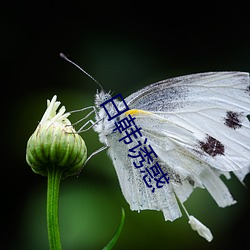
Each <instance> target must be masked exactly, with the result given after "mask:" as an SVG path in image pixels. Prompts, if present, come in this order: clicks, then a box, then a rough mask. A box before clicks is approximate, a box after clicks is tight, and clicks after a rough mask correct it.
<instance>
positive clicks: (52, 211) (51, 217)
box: [47, 166, 63, 250]
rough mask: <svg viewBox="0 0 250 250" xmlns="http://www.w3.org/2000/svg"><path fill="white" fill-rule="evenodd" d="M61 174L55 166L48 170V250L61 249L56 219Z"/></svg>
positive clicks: (57, 219)
mask: <svg viewBox="0 0 250 250" xmlns="http://www.w3.org/2000/svg"><path fill="white" fill-rule="evenodd" d="M62 172H63V171H62V170H61V169H60V168H59V167H57V166H56V167H55V166H54V167H52V168H51V167H49V168H48V186H47V228H48V238H49V246H50V250H61V249H62V247H61V240H60V231H59V217H58V215H59V213H58V207H59V206H58V203H59V188H60V180H61V176H62Z"/></svg>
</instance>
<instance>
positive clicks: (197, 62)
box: [0, 1, 250, 250]
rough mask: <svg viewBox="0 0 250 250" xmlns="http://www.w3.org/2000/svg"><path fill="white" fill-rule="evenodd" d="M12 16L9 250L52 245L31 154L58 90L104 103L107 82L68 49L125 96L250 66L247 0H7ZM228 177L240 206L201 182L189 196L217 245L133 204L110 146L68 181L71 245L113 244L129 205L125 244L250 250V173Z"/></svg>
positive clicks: (5, 72) (65, 237) (4, 55)
mask: <svg viewBox="0 0 250 250" xmlns="http://www.w3.org/2000/svg"><path fill="white" fill-rule="evenodd" d="M170 3H171V4H170ZM0 11H1V17H0V18H1V20H0V21H1V22H0V25H1V26H0V27H1V41H0V43H1V57H0V60H1V76H2V77H1V90H2V91H1V93H2V95H1V117H2V119H1V134H2V140H1V142H2V145H1V146H2V147H1V148H2V150H1V154H2V156H1V159H2V164H1V169H2V172H1V177H2V178H1V195H2V197H3V198H2V202H1V211H2V218H1V238H2V239H1V243H0V244H1V245H2V247H1V249H25V250H33V249H36V250H46V249H48V241H47V231H46V209H45V207H46V178H44V177H42V176H39V175H36V174H34V173H33V172H32V171H31V169H30V168H29V166H28V165H27V163H26V161H25V151H26V143H27V140H28V138H29V136H30V135H31V134H32V133H33V131H34V130H35V128H36V126H37V124H38V121H39V120H40V119H41V116H42V114H43V113H44V111H45V108H46V99H48V98H49V99H51V98H52V96H53V95H54V94H57V95H58V99H59V100H60V101H61V102H62V103H63V105H65V106H66V108H67V110H74V109H79V108H82V107H86V106H90V105H93V101H94V94H95V92H96V89H97V85H96V84H95V83H94V82H93V81H92V80H91V79H90V78H88V77H87V76H86V75H84V74H82V73H81V72H80V71H79V70H77V69H76V68H75V67H73V66H72V65H70V64H68V63H67V62H65V61H64V60H62V59H61V58H60V57H59V53H60V52H64V53H65V54H67V55H69V56H70V57H71V58H72V59H73V60H74V61H75V62H76V63H78V64H79V65H80V66H81V67H83V68H84V69H85V70H86V71H87V72H89V73H90V74H91V75H93V76H94V77H95V78H96V79H97V80H98V81H99V82H101V84H102V85H103V87H104V89H105V90H112V91H113V93H114V94H118V93H121V94H122V95H123V96H124V97H126V96H127V95H129V94H131V93H133V92H134V91H136V90H137V89H139V88H142V87H143V86H146V85H147V84H150V83H153V82H156V81H159V80H163V79H166V78H169V77H174V76H179V75H184V74H190V73H196V72H205V71H219V70H239V71H249V70H250V43H249V42H250V41H249V40H250V39H249V15H248V6H244V5H243V4H240V2H237V3H236V2H232V3H229V2H227V5H221V6H220V5H219V4H218V1H209V2H202V3H201V2H197V1H195V4H194V5H191V3H190V2H188V3H186V4H184V5H183V3H181V2H178V3H177V2H176V3H174V2H159V3H158V2H157V1H154V2H151V1H144V2H135V1H111V2H110V1H108V2H107V1H99V2H98V1H91V2H90V1H88V2H86V1H82V2H80V3H79V2H75V1H64V2H61V1H41V2H25V1H18V2H17V1H16V2H15V1H14V2H13V1H11V2H9V3H7V2H6V1H5V3H4V2H3V3H2V4H1V10H0ZM82 115H83V114H78V115H77V114H76V115H74V116H72V118H71V120H72V121H77V120H78V119H79V117H80V116H82ZM82 136H83V138H84V140H85V142H86V144H87V147H88V152H89V154H90V153H91V152H93V151H95V150H96V149H98V148H100V147H101V144H100V143H99V142H98V138H97V135H96V134H95V133H94V132H93V131H89V132H86V133H84V134H82ZM225 182H226V183H227V185H228V186H229V188H230V190H231V192H232V194H233V195H234V197H235V198H236V199H237V201H238V202H237V204H236V205H234V206H231V207H228V208H224V209H222V208H218V207H217V205H216V204H215V202H214V201H213V199H212V198H211V197H210V195H209V194H208V193H207V192H206V191H205V190H198V189H197V190H195V192H194V193H193V194H192V195H191V197H190V199H189V200H188V201H187V202H186V207H187V209H188V211H189V212H190V214H193V215H194V216H196V217H197V218H198V219H199V220H201V221H202V222H203V223H204V224H205V225H207V226H208V227H209V228H210V229H211V231H212V233H213V235H214V240H213V241H212V242H211V243H208V242H206V240H204V239H203V238H201V237H199V236H198V234H197V233H196V232H194V231H192V230H191V228H190V226H189V225H188V223H187V221H188V220H187V217H186V216H183V217H181V218H180V219H178V220H176V221H175V222H172V223H171V222H165V221H164V218H163V214H162V213H161V212H157V211H142V212H141V213H139V214H138V213H137V212H135V211H134V212H133V211H130V209H129V206H128V204H127V203H126V201H125V199H124V197H123V196H122V193H121V190H120V187H119V183H118V180H117V177H116V173H115V171H114V168H113V166H112V163H111V161H110V159H109V158H108V157H107V155H106V152H102V153H100V154H98V155H96V156H95V157H94V158H92V159H91V160H90V161H89V162H88V164H87V165H86V166H85V168H84V170H83V171H82V173H81V175H80V176H79V177H78V178H77V177H69V178H67V179H65V180H63V181H62V183H61V190H60V229H61V237H62V246H63V249H65V250H81V249H87V250H92V249H102V247H104V246H105V245H106V243H107V242H108V241H109V240H110V239H111V238H112V236H113V234H114V232H115V230H116V228H117V226H118V225H119V222H120V218H121V208H122V207H123V208H124V209H125V212H126V219H125V225H124V228H123V231H122V233H121V236H120V238H119V240H118V242H117V244H116V245H115V247H114V249H175V250H178V249H192V250H195V249H221V248H224V249H226V248H229V247H237V249H248V248H249V242H248V240H249V232H250V230H249V222H250V221H249V220H250V216H249V209H250V206H249V197H250V195H249V194H250V193H249V186H250V177H249V176H248V177H247V178H246V180H245V183H246V186H247V187H244V186H243V185H241V183H239V182H238V181H237V180H236V178H235V177H232V179H231V180H225ZM218 192H219V190H218Z"/></svg>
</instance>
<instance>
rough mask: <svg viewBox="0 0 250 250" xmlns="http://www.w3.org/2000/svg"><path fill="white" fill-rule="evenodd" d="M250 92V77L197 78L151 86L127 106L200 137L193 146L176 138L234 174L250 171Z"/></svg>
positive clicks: (231, 74)
mask: <svg viewBox="0 0 250 250" xmlns="http://www.w3.org/2000/svg"><path fill="white" fill-rule="evenodd" d="M249 88H250V87H249V75H248V74H247V73H242V72H217V73H203V74H194V75H188V76H183V77H177V78H173V79H169V80H165V81H162V82H158V83H155V84H152V85H149V86H148V87H146V88H144V89H141V90H140V91H138V92H136V93H134V94H133V95H131V96H129V97H128V98H127V99H126V102H127V104H128V106H129V107H130V109H136V110H146V111H150V112H152V113H153V114H156V115H158V116H159V117H162V118H164V119H166V120H167V122H168V123H172V124H174V125H176V126H179V127H181V128H183V129H184V130H186V131H190V132H191V133H192V134H193V135H194V137H195V140H193V141H192V142H190V144H188V143H187V142H185V140H183V138H182V137H181V136H179V135H178V133H175V131H172V132H171V133H173V136H174V137H176V140H177V141H178V142H177V141H176V142H177V143H179V144H182V146H183V147H186V148H187V147H189V150H191V151H192V153H195V154H196V155H198V156H199V157H200V158H201V160H202V161H205V162H207V163H208V164H209V165H211V166H212V167H214V168H217V169H219V170H222V171H234V170H241V169H243V168H248V167H249V165H250V161H249V150H250V123H249V121H248V119H247V115H248V114H249V113H250V90H249ZM144 118H145V120H147V117H146V116H144ZM144 123H145V122H144V121H142V124H141V125H142V126H143V124H144Z"/></svg>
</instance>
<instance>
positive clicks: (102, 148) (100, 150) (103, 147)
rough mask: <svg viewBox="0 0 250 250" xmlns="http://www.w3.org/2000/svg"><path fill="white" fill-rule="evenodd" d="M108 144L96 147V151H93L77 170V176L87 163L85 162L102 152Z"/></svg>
mask: <svg viewBox="0 0 250 250" xmlns="http://www.w3.org/2000/svg"><path fill="white" fill-rule="evenodd" d="M107 148H108V146H102V147H101V148H99V149H97V150H96V151H94V152H93V153H92V154H91V155H90V156H89V157H88V158H87V160H86V161H85V162H84V164H83V166H82V167H81V169H80V170H79V172H78V173H77V176H79V175H80V173H81V171H82V169H83V168H84V166H85V165H86V164H87V162H88V161H89V160H90V159H91V158H92V157H93V156H94V155H96V154H98V153H100V152H102V151H103V150H105V149H107Z"/></svg>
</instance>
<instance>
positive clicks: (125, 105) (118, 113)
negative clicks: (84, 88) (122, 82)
mask: <svg viewBox="0 0 250 250" xmlns="http://www.w3.org/2000/svg"><path fill="white" fill-rule="evenodd" d="M118 97H120V99H121V101H122V103H123V104H124V107H125V108H124V109H123V110H119V109H118V107H117V106H116V103H115V102H114V100H115V99H116V98H118ZM107 103H112V104H113V106H114V108H115V110H116V111H117V113H116V114H115V115H113V116H111V115H110V114H109V112H108V110H107V108H106V107H105V105H106V104H107ZM100 106H101V107H103V108H104V110H105V111H106V113H107V115H108V117H109V118H108V120H109V121H110V120H113V119H114V118H115V117H117V116H119V115H121V114H123V113H124V112H126V111H128V110H129V107H128V105H127V103H126V102H125V101H124V99H123V97H122V95H121V94H118V95H116V96H114V97H112V98H111V99H109V100H107V101H105V102H104V103H102V104H101V105H100Z"/></svg>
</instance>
